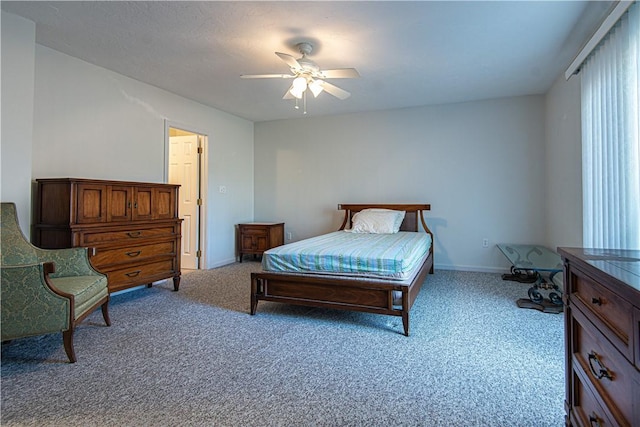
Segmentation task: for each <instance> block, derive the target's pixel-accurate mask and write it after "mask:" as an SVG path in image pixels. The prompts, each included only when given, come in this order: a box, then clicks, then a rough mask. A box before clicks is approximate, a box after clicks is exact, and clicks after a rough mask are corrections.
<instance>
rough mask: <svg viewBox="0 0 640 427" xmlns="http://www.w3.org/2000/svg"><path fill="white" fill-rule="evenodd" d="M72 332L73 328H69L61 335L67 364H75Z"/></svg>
mask: <svg viewBox="0 0 640 427" xmlns="http://www.w3.org/2000/svg"><path fill="white" fill-rule="evenodd" d="M73 330H74V327H73V326H72V327H70V328H69V329H68V330H66V331H64V332H63V333H62V341H63V342H64V351H65V352H66V353H67V357H68V358H69V362H71V363H76V360H77V359H76V352H75V350H74V349H73Z"/></svg>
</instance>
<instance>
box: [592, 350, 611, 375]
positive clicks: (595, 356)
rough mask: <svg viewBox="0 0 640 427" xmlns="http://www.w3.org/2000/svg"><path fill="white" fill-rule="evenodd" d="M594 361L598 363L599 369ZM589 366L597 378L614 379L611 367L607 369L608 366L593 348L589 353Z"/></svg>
mask: <svg viewBox="0 0 640 427" xmlns="http://www.w3.org/2000/svg"><path fill="white" fill-rule="evenodd" d="M593 361H595V362H596V363H597V364H598V366H599V369H594V367H593ZM589 368H590V369H591V373H592V374H593V375H594V376H595V377H596V378H597V379H599V380H601V379H603V378H606V379H608V380H613V375H611V373H610V372H609V369H607V367H606V366H604V365H603V364H602V362H601V361H600V358H599V357H598V354H597V353H596V352H595V351H593V350H592V351H591V353H589ZM598 371H599V372H598Z"/></svg>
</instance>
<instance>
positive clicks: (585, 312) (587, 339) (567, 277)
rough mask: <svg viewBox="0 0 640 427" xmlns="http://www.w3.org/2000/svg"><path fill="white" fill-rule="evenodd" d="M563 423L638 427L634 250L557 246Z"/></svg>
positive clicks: (638, 294) (639, 325)
mask: <svg viewBox="0 0 640 427" xmlns="http://www.w3.org/2000/svg"><path fill="white" fill-rule="evenodd" d="M558 252H559V253H560V255H561V256H562V259H563V261H564V283H565V293H564V299H565V305H566V307H565V311H564V312H565V328H566V329H565V332H566V353H565V356H566V401H565V409H566V413H567V419H566V421H567V425H572V426H593V427H596V426H601V427H605V426H640V251H623V250H605V249H583V248H558Z"/></svg>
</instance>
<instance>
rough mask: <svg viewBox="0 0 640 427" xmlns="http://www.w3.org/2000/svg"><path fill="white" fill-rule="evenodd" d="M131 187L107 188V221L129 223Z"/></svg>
mask: <svg viewBox="0 0 640 427" xmlns="http://www.w3.org/2000/svg"><path fill="white" fill-rule="evenodd" d="M132 203H133V187H130V186H123V185H109V186H107V207H108V212H107V221H108V222H119V221H120V222H124V221H131V208H132Z"/></svg>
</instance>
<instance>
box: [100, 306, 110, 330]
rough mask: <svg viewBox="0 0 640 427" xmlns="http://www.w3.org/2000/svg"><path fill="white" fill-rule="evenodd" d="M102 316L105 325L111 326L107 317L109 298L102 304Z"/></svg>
mask: <svg viewBox="0 0 640 427" xmlns="http://www.w3.org/2000/svg"><path fill="white" fill-rule="evenodd" d="M102 317H103V318H104V323H106V324H107V326H111V319H110V318H109V300H107V301H105V303H104V304H102Z"/></svg>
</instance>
